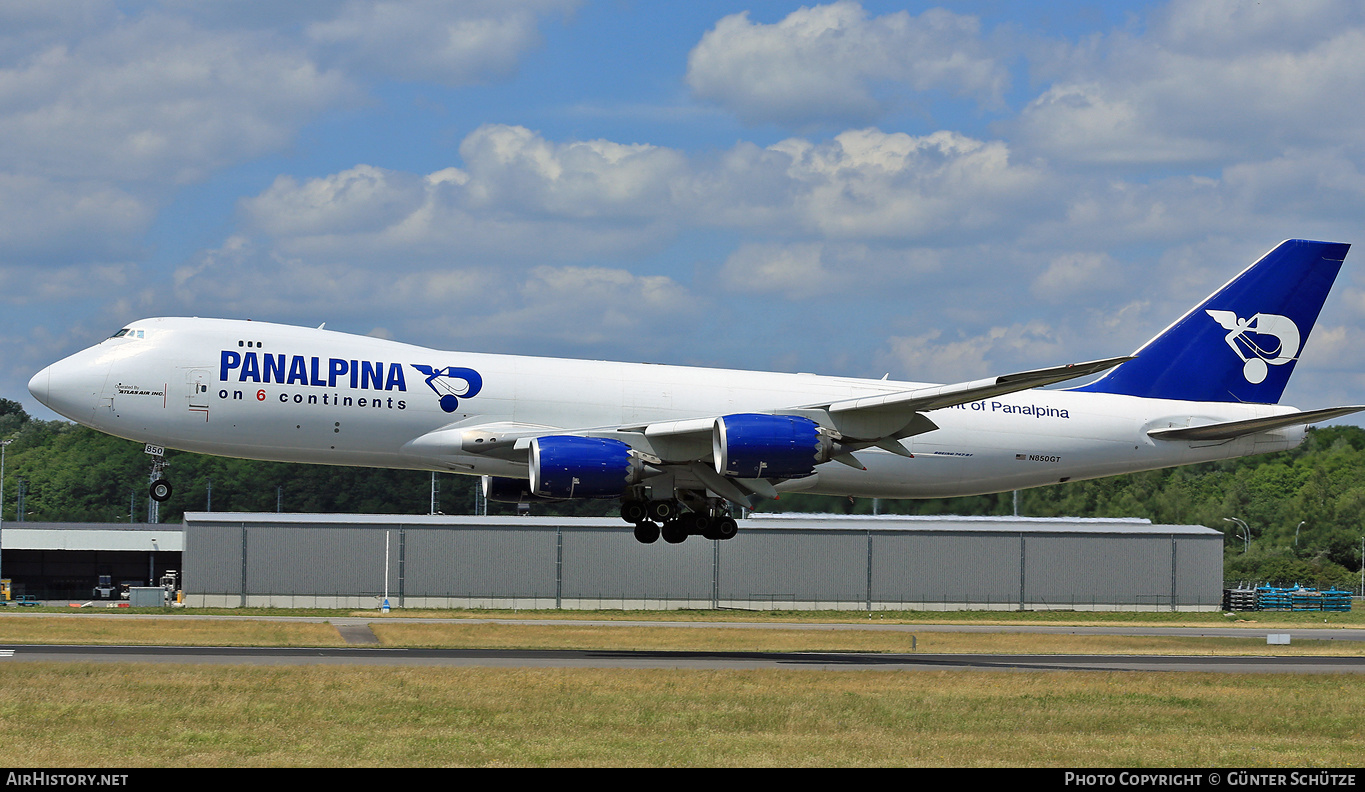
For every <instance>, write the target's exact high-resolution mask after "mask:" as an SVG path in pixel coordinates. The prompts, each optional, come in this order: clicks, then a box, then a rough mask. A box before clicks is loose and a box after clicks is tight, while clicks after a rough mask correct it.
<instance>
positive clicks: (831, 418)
mask: <svg viewBox="0 0 1365 792" xmlns="http://www.w3.org/2000/svg"><path fill="white" fill-rule="evenodd" d="M1130 359H1131V358H1129V357H1127V356H1125V357H1115V358H1106V359H1104V360H1095V361H1090V362H1086V363H1074V364H1071V365H1067V366H1055V367H1052V368H1045V369H1036V370H1033V371H1023V372H1018V373H1015V374H1006V375H1003V376H999V377H989V378H986V379H980V380H973V381H970V382H962V383H957V384H953V385H934V386H931V387H927V388H915V389H912V390H906V391H899V392H895V393H884V394H878V395H875V396H864V397H858V398H854V399H844V400H840V401H834V402H828V403H822V404H810V405H802V406H797V407H790V408H775V409H771V410H766V411H763V413H761V414H762V415H769V416H790V417H795V418H804V419H807V420H808V421H810V422H812V423H813V424H814V425H815V427H818V428H817V429H816V431H817V432H818V434H819V435H821V436H822V437H823V438H824V439H823V440H822V441H821V442H822V443H825V444H826V446H827V450H826V452H825V453H826V456H825V457H824V458H825V459H828V460H831V461H835V462H840V463H843V464H845V465H848V466H850V467H854V468H859V469H862V468H863V465H862V463H860V462H859V461H858V459H857V457H855V456H854V455H853V452H855V451H860V450H863V449H866V448H870V447H873V446H876V447H878V448H882V449H884V450H886V451H889V452H891V453H893V454H899V455H901V456H911V454H910V452H909V451H907V450H906V449H905V447H904V446H903V445H901V444H900V442H899V441H900V440H901V439H903V438H906V437H911V436H913V435H917V434H922V433H924V432H929V431H933V430H934V429H937V428H938V426H937V425H936V424H935V423H934V422H933V421H932V420H931V419H930V418H929V417H928V416H927V415H925V413H927V412H929V411H932V410H938V409H942V408H944V407H952V406H954V405H958V404H964V403H967V402H974V401H980V400H982V399H989V398H992V397H995V396H1001V395H1004V394H1007V393H1014V392H1016V391H1023V390H1029V389H1032V388H1038V387H1041V386H1044V385H1051V384H1053V383H1057V382H1063V381H1065V380H1069V379H1074V378H1076V377H1083V376H1086V375H1089V374H1095V373H1097V372H1100V371H1104V370H1106V369H1109V368H1112V367H1114V366H1117V365H1118V364H1120V363H1122V362H1124V361H1126V360H1130ZM721 417H722V416H719V415H714V416H707V417H702V418H691V419H685V420H678V421H660V422H656V423H652V424H643V425H633V426H604V427H591V428H577V429H565V428H561V427H550V426H535V425H530V424H520V423H506V424H484V425H478V426H450V427H447V428H444V429H439V430H436V431H434V432H430V433H428V434H425V435H423V436H422V437H419V438H417V439H416V440H413V441H412V442H411V443H409V444H408V445H407V447H406V448H408V449H410V450H412V451H414V452H420V451H422V450H434V449H442V448H444V449H450V448H459V449H461V450H462V451H464V452H466V453H476V454H481V455H487V456H490V457H495V458H500V459H505V460H509V461H520V460H525V459H527V458H528V456H529V451H530V448H531V445H532V441H533V440H534V439H535V438H538V437H546V436H549V435H568V436H576V437H585V438H587V437H592V438H605V439H610V440H616V441H619V442H622V443H624V444H625V445H627V446H629V447H630V455H631V456H633V457H635V458H636V459H638V460H639V461H640V462H641V463H643V464H645V465H647V466H649V468H650V469H652V470H655V471H659V472H662V470H663V469H664V468H668V467H670V466H671V467H674V468H675V469H678V470H680V471H684V472H685V473H686V474H687V475H689V476H691V477H693V478H696V479H698V480H700V481H702V482H703V483H704V484H705V485H706V487H707V488H708V489H710V490H711V491H712V492H715V493H716V494H718V495H720V496H722V497H725V498H727V499H729V500H733V501H737V502H742V503H745V504H746V505H752V498H753V497H776V494H777V493H776V491H775V490H774V488H773V483H772V481H769V480H767V479H764V478H761V477H744V476H735V475H723V474H721V473H720V472H717V469H716V468H715V467H713V465H714V463H715V459H714V449H713V445H712V440H713V433H714V432H715V431H716V425H717V421H718V419H720V418H721ZM806 426H810V424H806Z"/></svg>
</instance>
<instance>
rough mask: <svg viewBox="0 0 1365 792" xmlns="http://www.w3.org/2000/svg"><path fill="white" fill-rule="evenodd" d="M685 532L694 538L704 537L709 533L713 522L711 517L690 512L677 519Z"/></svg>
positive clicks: (701, 513) (702, 513)
mask: <svg viewBox="0 0 1365 792" xmlns="http://www.w3.org/2000/svg"><path fill="white" fill-rule="evenodd" d="M679 519H680V521H682V523H683V525H684V526H686V531H687V532H688V533H689V534H693V535H696V536H706V535H707V534H709V533H711V526H712V524H713V523H714V522H715V521H714V520H712V519H711V516H710V515H708V514H706V513H704V512H692V513H691V514H686V515H684V516H683V517H681V518H679Z"/></svg>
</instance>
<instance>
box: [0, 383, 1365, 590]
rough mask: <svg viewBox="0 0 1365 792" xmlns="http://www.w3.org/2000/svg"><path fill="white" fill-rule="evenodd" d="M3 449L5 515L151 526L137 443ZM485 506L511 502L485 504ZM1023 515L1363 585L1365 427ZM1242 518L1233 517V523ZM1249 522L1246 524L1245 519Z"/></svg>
mask: <svg viewBox="0 0 1365 792" xmlns="http://www.w3.org/2000/svg"><path fill="white" fill-rule="evenodd" d="M4 439H12V440H13V442H12V443H11V444H10V445H9V446H8V447H7V448H6V460H5V465H6V466H5V481H4V503H3V504H0V515H3V519H4V520H5V521H6V522H10V521H14V520H16V519H18V517H19V515H17V514H16V508H17V506H18V490H19V486H20V485H19V482H20V481H21V480H22V481H23V488H24V497H23V500H24V512H25V514H24V515H23V517H24V519H25V520H27V521H35V522H36V521H52V522H128V521H130V520H131V521H133V522H145V521H146V520H147V514H148V509H147V501H148V495H147V487H148V484H149V483H150V478H149V473H150V467H151V458H150V457H149V456H147V455H146V454H145V453H144V452H143V447H142V445H141V444H138V443H134V442H130V441H127V440H120V439H118V438H114V437H110V436H108V435H105V434H101V433H99V432H96V431H94V430H91V429H87V428H86V427H83V426H78V425H75V424H71V423H67V422H65V421H40V420H34V419H31V418H30V417H29V416H28V415H27V413H25V412H24V410H23V407H22V405H21V404H19V403H18V402H14V401H11V400H8V399H0V440H4ZM166 460H167V462H169V463H170V467H169V469H168V471H167V477H168V478H169V479H170V480H171V481H172V482H173V483H174V485H175V494H174V496H173V497H172V498H171V500H170V501H167V502H166V503H163V504H160V507H159V519H160V521H161V522H178V521H179V520H180V519H181V517H182V515H183V514H184V512H186V511H205V510H210V511H215V512H218V511H226V512H233V511H237V512H246V511H253V512H273V511H276V510H277V509H278V510H280V511H284V512H295V513H297V512H318V513H371V514H426V513H428V512H429V511H430V510H431V506H432V475H431V474H430V473H428V472H423V471H411V470H384V469H371V468H349V467H333V466H328V465H302V464H288V463H278V462H258V461H253V460H243V459H227V458H222V457H210V456H203V455H200V454H190V453H182V452H175V451H169V450H168V451H167V455H166ZM436 483H437V487H438V489H439V494H438V496H437V504H436V510H437V511H440V512H443V513H446V514H471V513H473V512H474V508H475V499H476V493H475V490H476V488H477V487H478V484H479V480H478V478H476V477H472V476H459V475H452V474H437V476H436ZM1014 499H1015V494H1014V493H1010V492H1004V493H999V494H995V495H981V496H974V497H965V498H943V499H932V500H918V501H906V500H880V501H876V502H874V501H873V500H871V499H868V498H859V499H851V498H840V497H834V496H818V495H803V494H790V495H784V496H783V497H782V498H781V499H780V500H778V501H771V502H765V503H763V504H761V505H760V506H759V510H760V511H804V512H833V513H848V514H869V513H872V512H873V511H874V510H876V511H878V512H880V513H883V514H963V515H1008V514H1013V513H1014V508H1015V507H1014ZM487 509H488V513H489V514H511V513H513V512H514V507H512V506H510V505H507V504H496V503H495V504H488V507H487ZM615 509H616V505H615V502H614V501H590V500H589V501H568V502H564V503H546V504H540V503H537V504H534V505H533V506H532V510H533V512H535V513H540V514H560V515H566V516H609V515H613V514H615ZM1018 513H1019V514H1020V515H1022V516H1028V517H1055V516H1072V517H1145V518H1147V519H1150V520H1151V521H1152V522H1155V523H1166V524H1178V525H1204V526H1207V527H1209V528H1212V529H1214V530H1218V531H1221V532H1223V533H1224V535H1225V537H1226V538H1225V541H1224V562H1225V563H1224V576H1225V578H1227V579H1228V580H1229V581H1236V580H1247V581H1271V582H1277V583H1280V584H1286V585H1287V584H1294V583H1300V584H1303V585H1312V586H1317V587H1320V588H1326V587H1329V586H1336V587H1338V588H1353V587H1358V586H1359V585H1360V580H1361V576H1360V571H1361V552H1362V536H1365V430H1362V429H1361V428H1359V427H1355V426H1334V427H1326V428H1320V429H1313V430H1310V431H1309V433H1308V438H1307V439H1306V440H1305V441H1304V443H1303V444H1302V445H1301V446H1299V447H1298V448H1296V449H1292V450H1290V451H1282V452H1278V453H1273V454H1262V455H1259V456H1252V457H1244V458H1242V459H1235V460H1227V461H1223V462H1209V463H1204V464H1199V465H1190V466H1186V467H1179V468H1168V469H1165V470H1155V471H1149V472H1146V473H1134V474H1129V475H1124V476H1113V477H1109V478H1103V479H1095V480H1092V481H1076V482H1069V483H1067V484H1058V485H1053V486H1049V487H1038V488H1035V489H1029V490H1021V491H1020V492H1019V493H1018ZM1237 521H1240V523H1238V522H1237ZM1243 524H1244V525H1245V526H1246V529H1243V528H1242V527H1241V526H1242V525H1243Z"/></svg>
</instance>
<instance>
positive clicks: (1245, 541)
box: [1223, 517, 1251, 553]
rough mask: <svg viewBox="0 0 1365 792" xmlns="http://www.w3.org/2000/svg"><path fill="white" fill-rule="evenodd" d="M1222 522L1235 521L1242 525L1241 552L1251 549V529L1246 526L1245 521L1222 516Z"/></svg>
mask: <svg viewBox="0 0 1365 792" xmlns="http://www.w3.org/2000/svg"><path fill="white" fill-rule="evenodd" d="M1223 522H1230V523H1237V524H1238V525H1240V526H1241V527H1242V552H1243V553H1245V552H1246V551H1247V550H1249V549H1251V529H1250V528H1248V527H1247V524H1246V523H1244V522H1242V521H1241V520H1239V519H1237V518H1236V517H1224V518H1223Z"/></svg>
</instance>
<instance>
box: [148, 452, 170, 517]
mask: <svg viewBox="0 0 1365 792" xmlns="http://www.w3.org/2000/svg"><path fill="white" fill-rule="evenodd" d="M144 450H145V451H146V452H147V453H148V454H150V455H151V457H152V486H151V487H149V488H148V491H147V494H148V495H151V496H152V500H154V501H156V502H157V503H165V502H166V501H168V500H170V499H171V482H169V481H167V480H166V477H165V476H164V475H163V472H164V471H165V470H166V468H168V467H170V466H171V465H170V463H169V462H167V461H166V457H165V454H166V449H165V448H163V447H161V446H156V445H152V444H151V443H148V444H147V447H146V448H145V449H144Z"/></svg>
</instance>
